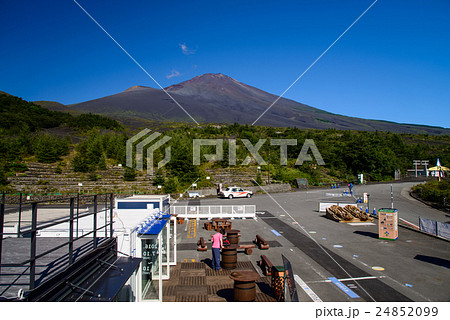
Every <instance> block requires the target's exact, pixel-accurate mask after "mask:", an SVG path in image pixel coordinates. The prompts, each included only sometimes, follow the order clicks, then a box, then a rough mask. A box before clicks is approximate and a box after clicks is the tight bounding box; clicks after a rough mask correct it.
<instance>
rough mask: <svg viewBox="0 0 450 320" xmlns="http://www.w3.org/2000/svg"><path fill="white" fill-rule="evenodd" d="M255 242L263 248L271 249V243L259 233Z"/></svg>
mask: <svg viewBox="0 0 450 320" xmlns="http://www.w3.org/2000/svg"><path fill="white" fill-rule="evenodd" d="M254 242H255V243H256V245H257V246H258V247H259V249H261V250H266V249H269V244H268V243H267V242H266V241H265V240H264V239H263V238H262V237H261V236H260V235H259V234H257V235H256V239H255V241H254Z"/></svg>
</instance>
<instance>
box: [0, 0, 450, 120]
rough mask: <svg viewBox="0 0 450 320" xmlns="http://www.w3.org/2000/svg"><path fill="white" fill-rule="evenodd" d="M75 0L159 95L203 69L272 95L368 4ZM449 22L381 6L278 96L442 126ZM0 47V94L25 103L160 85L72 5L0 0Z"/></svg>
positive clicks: (414, 0)
mask: <svg viewBox="0 0 450 320" xmlns="http://www.w3.org/2000/svg"><path fill="white" fill-rule="evenodd" d="M78 2H79V3H80V5H82V6H83V7H84V8H85V9H86V10H87V11H88V12H90V14H91V15H92V16H93V17H94V18H95V19H96V20H97V21H98V22H99V23H100V24H101V25H102V26H103V27H104V28H105V29H106V30H107V31H108V32H109V33H110V34H111V35H112V36H113V37H114V38H115V39H116V40H117V41H118V42H119V43H120V44H121V45H122V46H123V47H124V48H125V49H126V50H127V51H128V52H129V53H130V54H131V55H132V56H133V57H134V58H135V59H136V60H137V61H138V62H139V63H140V64H141V65H142V66H143V67H144V68H145V69H146V70H147V71H148V72H149V73H150V74H151V75H152V76H153V77H154V78H155V79H156V80H157V81H158V82H159V83H160V84H161V85H162V86H163V87H166V86H169V85H171V84H175V83H179V82H182V81H185V80H188V79H191V78H193V77H194V76H197V75H200V74H204V73H210V72H212V73H223V74H226V75H228V76H230V77H232V78H234V79H236V80H238V81H241V82H243V83H246V84H249V85H251V86H255V87H257V88H260V89H262V90H265V91H268V92H270V93H273V94H276V95H279V94H281V93H282V92H283V91H284V90H285V89H286V88H288V87H289V85H290V84H291V83H292V82H293V81H294V80H295V79H296V78H297V77H298V76H299V75H300V74H301V73H302V72H303V71H304V70H305V69H306V68H307V67H308V66H309V65H310V64H311V63H312V62H313V61H314V60H315V59H316V58H317V57H318V56H319V55H320V54H321V53H322V52H323V51H324V50H325V49H326V48H327V47H328V46H329V45H330V44H331V43H332V42H333V41H334V40H336V38H337V37H338V36H339V35H340V34H341V33H342V32H343V31H344V30H345V29H346V28H347V27H348V26H349V25H350V24H351V23H352V22H353V21H354V20H355V19H356V18H357V17H358V16H359V15H360V14H361V13H362V12H363V11H364V10H365V9H366V8H367V7H369V5H370V4H371V3H372V2H373V0H368V1H366V0H353V1H348V0H339V1H337V0H333V1H331V0H330V1H326V0H296V1H282V0H279V1H261V0H260V1H242V0H241V1H211V0H210V1H148V0H146V1H143V0H142V1H138V0H128V1H124V0H120V1H119V0H108V1H106V0H105V1H88V0H78ZM449 17H450V1H449V0H436V1H434V0H408V1H404V0H379V1H378V2H377V3H376V4H375V5H374V6H373V7H372V9H371V10H370V11H369V12H367V14H366V15H365V16H364V17H363V18H362V19H361V20H360V21H359V22H358V23H357V24H355V26H354V27H353V28H352V29H351V30H350V31H349V32H348V33H347V34H346V35H344V36H343V37H342V38H341V39H340V41H339V42H337V43H336V45H335V46H334V47H333V48H332V49H331V50H330V51H329V52H328V53H327V54H326V55H324V57H323V58H322V59H321V60H320V61H319V62H318V63H317V64H316V65H315V66H313V67H312V68H311V70H310V71H309V72H308V73H307V74H306V75H305V76H304V77H303V78H302V79H301V80H300V81H299V82H298V83H297V84H296V85H295V86H293V87H292V88H291V89H290V91H288V93H287V94H286V95H285V97H286V98H289V99H293V100H296V101H299V102H302V103H305V104H308V105H311V106H313V107H317V108H321V109H323V110H326V111H329V112H333V113H339V114H343V115H349V116H355V117H362V118H368V119H381V120H391V121H396V122H402V123H416V124H427V125H436V126H443V127H447V128H448V127H450V19H449ZM0 43H1V46H0V90H1V91H5V92H8V93H11V94H14V95H17V96H20V97H22V98H24V99H26V100H32V101H33V100H53V101H58V102H61V103H64V104H72V103H77V102H82V101H86V100H91V99H95V98H100V97H103V96H106V95H110V94H114V93H118V92H120V91H123V90H125V89H127V88H128V87H131V86H134V85H143V86H150V87H155V88H156V87H157V85H156V84H155V83H154V82H153V81H152V80H151V79H150V78H149V77H148V76H147V75H146V74H145V73H144V72H143V71H142V70H141V69H139V67H138V66H137V65H136V64H135V63H134V62H133V61H132V60H131V59H130V58H129V57H127V56H126V55H125V53H123V52H122V51H121V50H120V48H119V47H118V46H117V45H116V44H115V43H114V42H113V41H112V40H111V39H110V38H108V36H107V35H106V34H105V33H104V32H103V31H102V30H101V29H100V28H99V27H98V26H97V25H95V24H94V22H92V21H91V20H90V18H89V17H88V16H87V15H86V14H85V13H84V12H83V11H82V10H81V9H80V8H79V7H78V6H77V5H76V4H75V3H74V2H73V1H72V0H58V1H56V0H55V1H45V0H44V1H31V0H30V1H20V0H15V1H4V0H0ZM183 49H184V50H183ZM171 75H172V76H171ZM257 116H259V115H255V119H256V117H257Z"/></svg>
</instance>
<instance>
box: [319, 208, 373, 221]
mask: <svg viewBox="0 0 450 320" xmlns="http://www.w3.org/2000/svg"><path fill="white" fill-rule="evenodd" d="M326 217H327V218H328V219H331V220H334V221H337V222H347V223H348V222H371V221H373V218H371V217H369V215H368V214H367V213H365V212H363V211H362V210H360V209H358V208H357V207H355V206H352V205H346V206H345V207H344V208H342V207H340V206H337V205H332V206H331V207H329V208H327V211H326Z"/></svg>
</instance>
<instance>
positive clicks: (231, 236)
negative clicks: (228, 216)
mask: <svg viewBox="0 0 450 320" xmlns="http://www.w3.org/2000/svg"><path fill="white" fill-rule="evenodd" d="M227 239H228V241H230V244H239V236H238V233H237V232H236V233H228V234H227Z"/></svg>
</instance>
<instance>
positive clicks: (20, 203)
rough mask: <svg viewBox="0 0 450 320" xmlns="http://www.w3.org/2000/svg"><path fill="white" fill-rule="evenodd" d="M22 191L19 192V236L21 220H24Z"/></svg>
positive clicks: (18, 233)
mask: <svg viewBox="0 0 450 320" xmlns="http://www.w3.org/2000/svg"><path fill="white" fill-rule="evenodd" d="M22 196H23V195H22V192H20V193H19V221H18V225H17V237H20V221H21V220H22Z"/></svg>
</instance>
